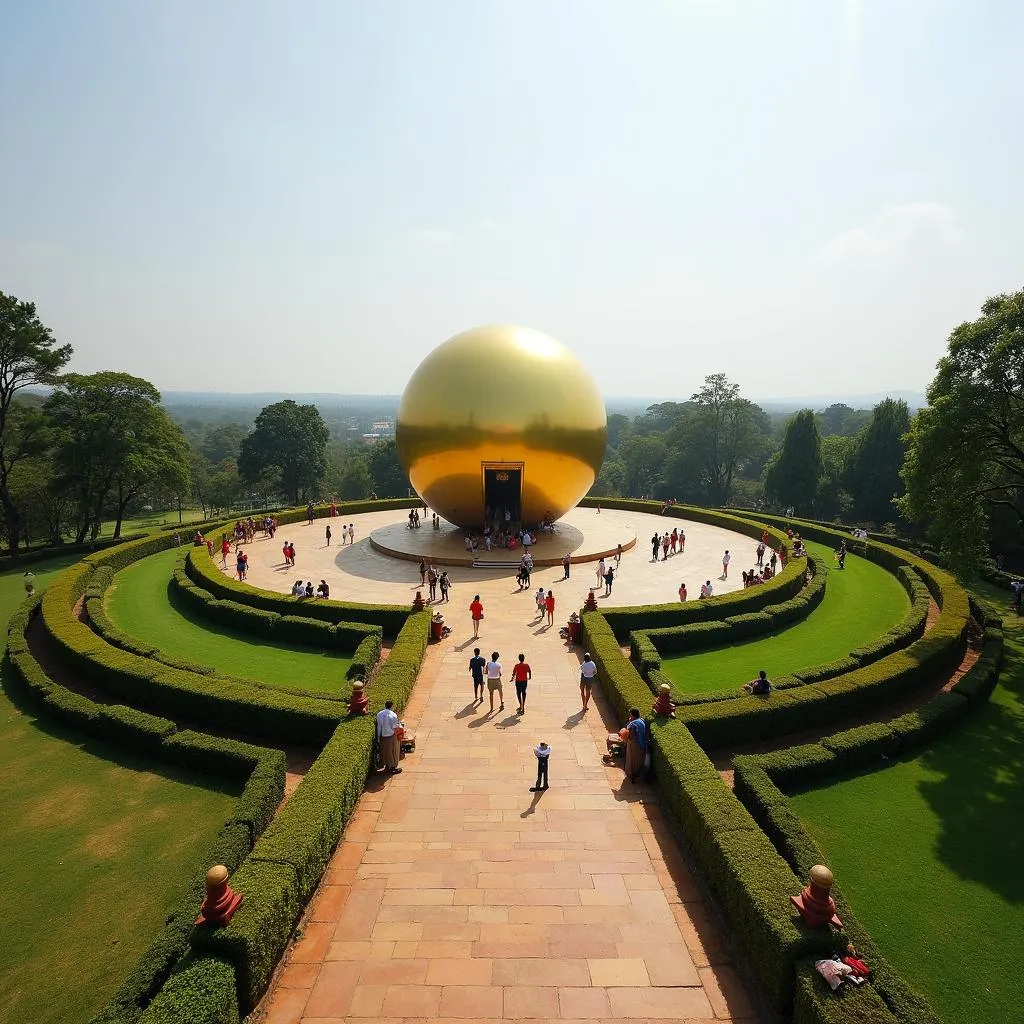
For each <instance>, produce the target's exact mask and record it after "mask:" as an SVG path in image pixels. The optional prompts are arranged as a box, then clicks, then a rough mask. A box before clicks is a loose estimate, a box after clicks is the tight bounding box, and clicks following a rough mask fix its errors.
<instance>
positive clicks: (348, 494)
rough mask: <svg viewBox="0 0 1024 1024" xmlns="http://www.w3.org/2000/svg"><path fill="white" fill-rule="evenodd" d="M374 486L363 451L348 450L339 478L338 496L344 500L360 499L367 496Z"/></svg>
mask: <svg viewBox="0 0 1024 1024" xmlns="http://www.w3.org/2000/svg"><path fill="white" fill-rule="evenodd" d="M372 487H373V480H372V478H371V477H370V467H369V466H368V465H367V462H366V456H365V455H363V454H362V452H353V451H350V452H348V453H347V456H346V458H345V461H344V462H343V463H342V466H341V475H340V477H339V479H338V497H339V498H341V499H342V500H344V501H358V500H361V499H362V498H366V497H367V496H368V495H369V493H370V490H371V489H372Z"/></svg>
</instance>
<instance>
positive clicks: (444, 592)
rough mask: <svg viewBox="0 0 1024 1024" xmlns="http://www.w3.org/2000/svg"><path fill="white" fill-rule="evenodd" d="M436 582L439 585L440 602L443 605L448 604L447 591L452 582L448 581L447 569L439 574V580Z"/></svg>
mask: <svg viewBox="0 0 1024 1024" xmlns="http://www.w3.org/2000/svg"><path fill="white" fill-rule="evenodd" d="M437 582H438V583H439V584H440V585H441V600H442V601H443V602H444V603H445V604H447V603H448V591H449V590H451V587H452V581H451V580H450V579H448V570H447V569H445V570H444V572H442V573H441V578H440V579H439V580H438V581H437Z"/></svg>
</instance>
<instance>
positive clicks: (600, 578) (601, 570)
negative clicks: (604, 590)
mask: <svg viewBox="0 0 1024 1024" xmlns="http://www.w3.org/2000/svg"><path fill="white" fill-rule="evenodd" d="M606 571H607V570H606V569H605V564H604V559H603V558H602V559H601V561H600V562H598V563H597V586H598V587H603V586H604V576H605V572H606ZM593 589H595V588H593V587H591V590H593Z"/></svg>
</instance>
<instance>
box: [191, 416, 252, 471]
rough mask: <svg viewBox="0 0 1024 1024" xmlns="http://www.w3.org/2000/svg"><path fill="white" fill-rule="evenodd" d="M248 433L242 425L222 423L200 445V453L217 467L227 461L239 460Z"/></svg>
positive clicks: (213, 428)
mask: <svg viewBox="0 0 1024 1024" xmlns="http://www.w3.org/2000/svg"><path fill="white" fill-rule="evenodd" d="M247 433H248V431H247V430H246V429H245V427H243V426H242V425H241V424H240V423H222V424H220V425H219V426H216V427H211V428H210V429H209V430H207V432H206V434H205V435H204V437H203V440H202V443H201V444H200V445H199V451H200V453H201V454H202V455H204V456H206V458H208V459H209V460H210V462H212V463H213V464H214V465H215V466H219V465H220V464H221V463H222V462H223V461H224V460H225V459H231V460H232V462H235V461H237V460H238V452H239V449H240V448H241V446H242V441H243V440H244V439H245V435H246V434H247Z"/></svg>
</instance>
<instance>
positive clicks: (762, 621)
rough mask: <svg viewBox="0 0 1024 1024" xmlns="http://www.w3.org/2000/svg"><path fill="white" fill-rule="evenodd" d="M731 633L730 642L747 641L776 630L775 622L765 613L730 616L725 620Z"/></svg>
mask: <svg viewBox="0 0 1024 1024" xmlns="http://www.w3.org/2000/svg"><path fill="white" fill-rule="evenodd" d="M725 624H726V625H727V626H728V627H729V629H730V632H731V640H733V641H735V640H748V639H750V637H754V636H762V635H763V634H765V633H770V632H772V630H774V629H775V628H776V623H775V620H774V619H773V618H772V617H771V616H770V615H769V614H768V613H767V612H747V613H746V614H744V615H731V616H730V617H729V618H727V619H726V620H725Z"/></svg>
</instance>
